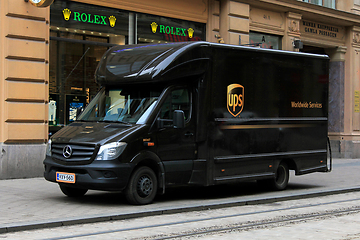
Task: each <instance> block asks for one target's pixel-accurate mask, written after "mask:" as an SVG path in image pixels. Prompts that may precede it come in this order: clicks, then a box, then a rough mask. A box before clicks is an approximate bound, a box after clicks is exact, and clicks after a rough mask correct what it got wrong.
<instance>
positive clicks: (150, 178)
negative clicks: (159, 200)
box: [125, 166, 158, 205]
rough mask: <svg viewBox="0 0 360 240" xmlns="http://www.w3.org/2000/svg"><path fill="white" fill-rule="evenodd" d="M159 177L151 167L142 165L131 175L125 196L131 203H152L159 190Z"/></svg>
mask: <svg viewBox="0 0 360 240" xmlns="http://www.w3.org/2000/svg"><path fill="white" fill-rule="evenodd" d="M157 182H158V181H157V178H156V175H155V173H154V171H153V170H152V169H151V168H149V167H146V166H144V167H140V168H138V169H136V170H135V171H134V173H133V174H132V175H131V178H130V181H129V183H128V186H127V188H126V189H125V196H126V199H127V201H128V202H129V203H130V204H134V205H144V204H149V203H152V201H153V200H154V198H155V196H156V192H157V188H158V186H157Z"/></svg>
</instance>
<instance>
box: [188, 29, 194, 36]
mask: <svg viewBox="0 0 360 240" xmlns="http://www.w3.org/2000/svg"><path fill="white" fill-rule="evenodd" d="M187 31H188V33H189V38H192V37H193V34H194V29H192V28H189V29H188V30H187Z"/></svg>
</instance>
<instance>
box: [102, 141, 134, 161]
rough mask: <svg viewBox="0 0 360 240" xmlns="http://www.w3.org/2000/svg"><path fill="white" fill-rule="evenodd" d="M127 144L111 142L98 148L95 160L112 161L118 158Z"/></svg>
mask: <svg viewBox="0 0 360 240" xmlns="http://www.w3.org/2000/svg"><path fill="white" fill-rule="evenodd" d="M126 145H127V143H125V142H113V143H108V144H105V145H103V146H101V147H100V149H99V152H98V154H97V156H96V159H95V160H113V159H116V158H117V157H119V156H120V154H121V153H122V152H123V151H124V149H125V147H126Z"/></svg>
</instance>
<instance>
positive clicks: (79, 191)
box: [59, 184, 88, 197]
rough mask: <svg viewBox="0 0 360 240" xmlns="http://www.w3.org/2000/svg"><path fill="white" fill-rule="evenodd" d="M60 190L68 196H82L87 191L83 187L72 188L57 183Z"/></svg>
mask: <svg viewBox="0 0 360 240" xmlns="http://www.w3.org/2000/svg"><path fill="white" fill-rule="evenodd" d="M59 186H60V189H61V191H62V192H63V193H64V194H65V195H66V196H68V197H82V196H84V195H85V193H87V191H88V189H83V188H73V187H69V186H65V185H63V184H59Z"/></svg>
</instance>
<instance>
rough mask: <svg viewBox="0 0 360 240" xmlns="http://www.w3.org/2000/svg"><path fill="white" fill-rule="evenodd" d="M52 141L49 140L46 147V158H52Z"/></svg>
mask: <svg viewBox="0 0 360 240" xmlns="http://www.w3.org/2000/svg"><path fill="white" fill-rule="evenodd" d="M51 142H52V141H51V139H49V141H48V143H47V145H46V156H49V157H51Z"/></svg>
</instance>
